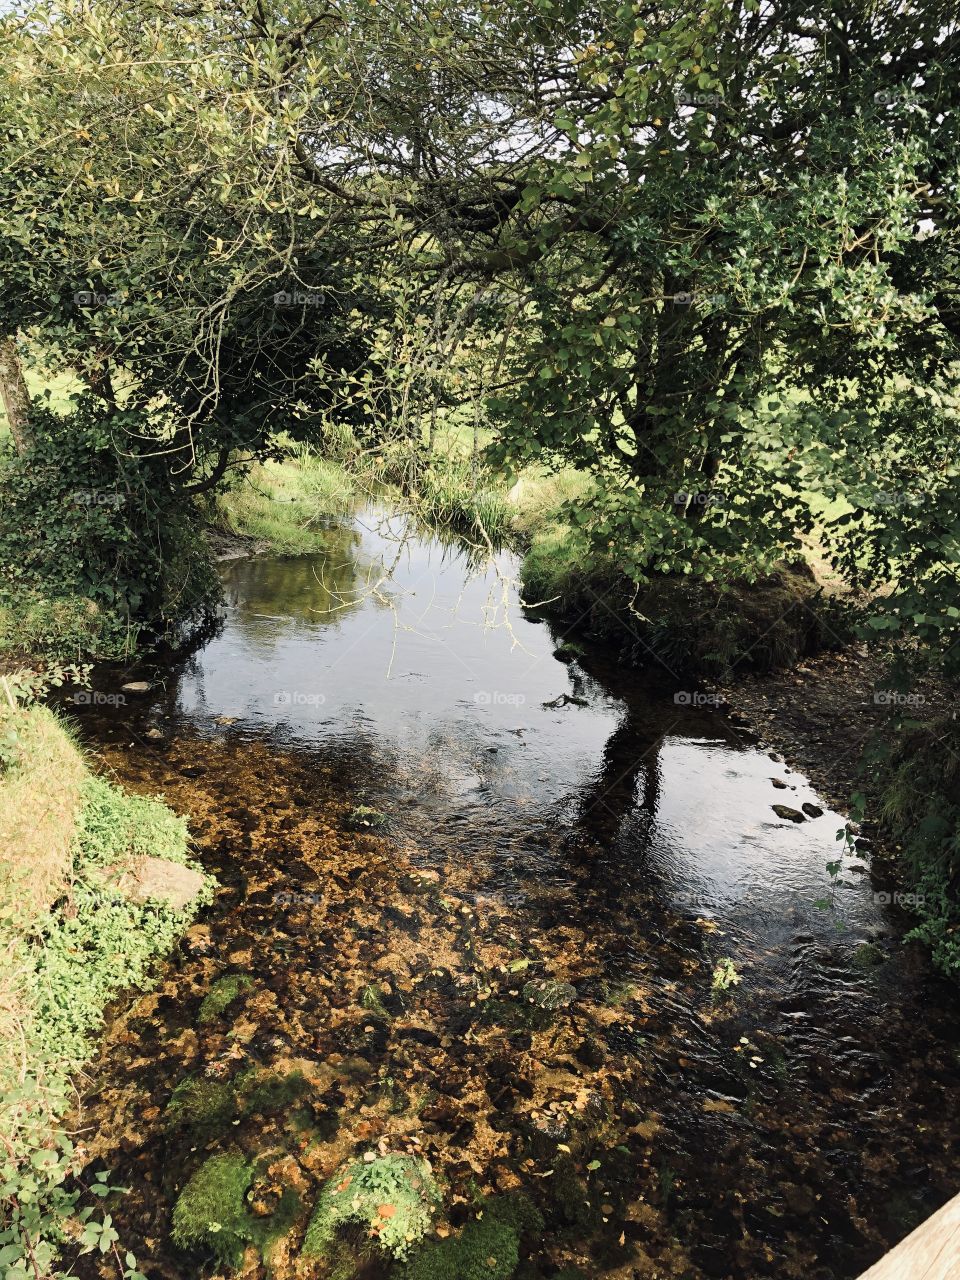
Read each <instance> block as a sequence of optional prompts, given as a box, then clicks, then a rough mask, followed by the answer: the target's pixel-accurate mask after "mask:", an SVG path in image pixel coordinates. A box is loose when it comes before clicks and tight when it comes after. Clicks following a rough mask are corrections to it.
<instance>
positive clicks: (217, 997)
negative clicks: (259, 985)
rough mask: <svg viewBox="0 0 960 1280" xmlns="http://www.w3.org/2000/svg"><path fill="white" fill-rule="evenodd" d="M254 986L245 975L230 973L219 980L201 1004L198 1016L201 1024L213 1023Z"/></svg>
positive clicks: (251, 980) (250, 979)
mask: <svg viewBox="0 0 960 1280" xmlns="http://www.w3.org/2000/svg"><path fill="white" fill-rule="evenodd" d="M252 986H253V979H252V978H250V977H248V976H247V974H245V973H228V974H225V975H224V976H223V977H222V978H218V979H217V980H216V982H215V983H214V984H213V986H212V987H211V988H210V990H209V991H208V992H207V994H206V995H205V996H204V997H203V1000H202V1002H201V1004H200V1012H199V1014H198V1015H197V1016H198V1018H199V1020H200V1022H213V1021H215V1020H216V1019H217V1018H219V1017H220V1015H221V1014H222V1013H224V1012H226V1010H227V1009H228V1008H229V1007H230V1005H232V1004H233V1002H234V1000H236V999H237V998H238V997H239V996H241V995H243V993H244V992H245V991H249V990H250V988H251V987H252Z"/></svg>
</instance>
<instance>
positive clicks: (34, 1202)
mask: <svg viewBox="0 0 960 1280" xmlns="http://www.w3.org/2000/svg"><path fill="white" fill-rule="evenodd" d="M0 741H2V742H3V744H4V745H3V752H2V756H0V762H2V768H0V848H2V852H3V861H2V876H0V891H2V895H0V957H2V969H0V1134H3V1137H4V1141H3V1144H2V1146H0V1260H2V1262H3V1263H4V1266H5V1268H6V1269H5V1271H4V1274H5V1275H10V1276H21V1275H23V1276H27V1275H34V1274H44V1275H47V1274H51V1273H52V1272H53V1270H54V1268H55V1264H56V1257H57V1252H58V1247H59V1246H60V1244H61V1243H62V1242H63V1240H64V1239H65V1237H64V1234H63V1227H64V1223H65V1222H66V1221H67V1220H71V1221H74V1222H76V1221H77V1217H78V1214H81V1215H82V1216H83V1215H85V1216H84V1217H83V1220H85V1221H86V1222H87V1225H86V1226H85V1227H83V1228H82V1235H81V1243H82V1244H86V1243H92V1242H93V1239H94V1236H95V1237H96V1239H97V1241H103V1240H106V1241H107V1243H108V1247H109V1237H110V1231H111V1230H112V1228H111V1227H110V1225H109V1222H104V1223H101V1224H99V1225H98V1224H97V1222H96V1218H95V1216H94V1210H93V1204H95V1203H97V1202H96V1201H94V1200H93V1197H92V1196H91V1197H90V1199H91V1202H92V1203H91V1204H90V1205H87V1206H85V1207H81V1204H80V1202H81V1201H82V1200H83V1198H84V1195H85V1191H84V1181H85V1180H84V1177H83V1172H82V1169H83V1163H84V1161H83V1158H82V1156H81V1155H80V1153H79V1152H78V1150H77V1149H76V1148H75V1147H74V1145H73V1143H72V1141H71V1139H70V1138H69V1136H68V1135H67V1133H66V1132H65V1131H64V1129H63V1127H62V1121H61V1118H62V1116H63V1114H64V1113H65V1112H66V1111H67V1110H68V1109H69V1107H70V1106H72V1105H73V1102H74V1094H73V1091H72V1089H71V1086H70V1077H71V1075H72V1074H73V1073H75V1072H76V1071H78V1070H79V1069H80V1068H81V1067H82V1065H83V1063H84V1062H85V1061H86V1059H87V1058H88V1057H89V1055H90V1052H91V1049H92V1047H93V1039H94V1036H95V1035H96V1032H97V1031H98V1029H99V1027H100V1025H101V1023H102V1019H103V1012H104V1009H105V1008H106V1006H107V1004H108V1003H109V1002H110V1000H112V999H113V998H114V997H115V996H116V995H117V994H118V993H119V992H120V991H121V990H122V989H123V988H124V987H128V986H139V987H143V986H146V985H148V984H149V982H150V979H151V967H152V964H153V962H154V959H155V958H156V957H157V956H158V955H161V954H163V953H164V952H165V951H166V950H168V949H169V948H170V947H171V946H172V945H173V943H174V941H175V940H176V938H177V937H178V936H179V934H180V933H181V931H182V930H183V928H184V927H185V925H186V923H187V921H188V920H189V918H190V916H191V914H192V910H193V907H195V906H196V905H199V902H200V901H202V900H204V898H205V897H207V898H208V897H209V896H210V894H211V893H212V882H211V881H209V880H207V881H206V883H205V885H204V891H203V893H202V894H201V898H200V899H197V900H196V901H195V903H194V904H192V907H188V908H187V909H186V910H184V911H176V910H174V909H173V908H172V907H170V906H168V905H166V904H165V903H162V902H149V903H145V904H137V903H135V902H133V901H131V900H129V899H128V898H127V897H126V896H125V894H124V893H123V892H121V890H120V888H119V887H117V886H116V885H115V884H114V883H113V881H112V876H111V875H110V874H108V873H113V872H116V871H118V870H122V869H124V868H129V869H130V870H131V871H132V870H134V869H135V866H136V862H137V860H138V859H139V857H140V855H141V854H142V853H147V852H149V853H150V854H155V855H159V856H161V857H164V858H166V859H168V860H170V861H171V862H177V863H180V864H184V865H189V858H188V852H187V849H188V846H187V831H186V824H185V822H184V821H183V820H182V819H180V818H177V817H176V816H175V815H174V814H173V813H171V812H170V810H169V809H167V807H166V806H165V805H164V804H162V803H161V802H160V801H157V800H149V799H146V798H144V797H139V796H129V795H127V794H126V793H125V792H123V791H122V790H121V789H120V788H119V787H116V786H113V785H112V784H111V783H109V782H107V781H106V780H105V779H102V778H96V777H94V776H93V775H92V774H91V773H90V772H89V770H88V768H87V765H86V763H85V761H84V759H83V757H82V755H81V753H80V751H79V750H78V748H77V746H76V744H75V743H74V741H73V739H72V738H71V736H70V734H69V733H68V731H67V730H66V729H65V728H64V726H63V725H62V724H61V723H60V722H59V721H58V720H57V719H56V718H55V716H53V715H52V713H51V712H50V711H49V710H47V709H46V708H44V707H41V706H37V705H32V706H28V707H20V706H17V705H6V706H5V707H3V709H2V710H0ZM103 1176H104V1175H100V1178H99V1181H100V1182H101V1183H102V1179H103ZM68 1178H70V1179H71V1181H70V1182H68V1181H67V1180H68ZM102 1189H103V1188H102V1187H101V1191H102ZM97 1212H98V1211H97ZM102 1232H106V1234H105V1235H104V1234H101V1233H102ZM38 1268H39V1270H38Z"/></svg>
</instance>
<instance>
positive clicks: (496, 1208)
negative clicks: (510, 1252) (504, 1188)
mask: <svg viewBox="0 0 960 1280" xmlns="http://www.w3.org/2000/svg"><path fill="white" fill-rule="evenodd" d="M483 1216H484V1219H485V1220H490V1221H494V1222H501V1223H503V1224H504V1225H505V1226H508V1227H512V1228H513V1230H514V1231H516V1233H517V1235H523V1234H525V1233H527V1234H530V1235H536V1234H539V1232H541V1231H542V1230H543V1214H542V1213H541V1212H540V1210H539V1209H538V1208H537V1206H536V1205H535V1204H534V1203H533V1201H532V1200H531V1199H530V1198H529V1196H525V1195H524V1194H523V1192H522V1191H510V1192H508V1193H507V1194H506V1195H502V1196H491V1197H490V1199H489V1200H487V1201H485V1202H484V1213H483Z"/></svg>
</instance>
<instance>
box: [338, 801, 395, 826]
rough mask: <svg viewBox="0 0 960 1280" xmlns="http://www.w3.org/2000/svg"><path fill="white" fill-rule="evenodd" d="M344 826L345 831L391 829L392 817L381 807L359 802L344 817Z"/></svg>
mask: <svg viewBox="0 0 960 1280" xmlns="http://www.w3.org/2000/svg"><path fill="white" fill-rule="evenodd" d="M343 828H344V830H345V831H374V832H383V831H389V829H390V819H389V818H388V817H387V815H386V814H385V813H381V812H380V810H379V809H371V808H370V806H369V805H365V804H358V805H356V806H355V807H354V808H353V809H351V810H350V812H349V813H348V814H347V815H346V816H345V818H344V819H343Z"/></svg>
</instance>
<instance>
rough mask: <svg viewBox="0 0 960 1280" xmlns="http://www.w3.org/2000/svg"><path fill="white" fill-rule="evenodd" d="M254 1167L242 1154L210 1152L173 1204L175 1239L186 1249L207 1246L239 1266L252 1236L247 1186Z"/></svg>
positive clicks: (225, 1260) (220, 1256)
mask: <svg viewBox="0 0 960 1280" xmlns="http://www.w3.org/2000/svg"><path fill="white" fill-rule="evenodd" d="M252 1178H253V1167H252V1166H251V1165H249V1164H247V1162H246V1160H245V1159H244V1158H243V1156H241V1155H239V1154H225V1155H217V1156H211V1157H210V1159H209V1160H207V1161H206V1163H205V1164H202V1165H201V1166H200V1168H199V1169H198V1170H197V1172H196V1173H195V1174H194V1175H193V1177H192V1178H191V1179H190V1181H189V1182H188V1183H187V1185H186V1186H185V1187H184V1188H183V1190H182V1191H181V1192H180V1195H179V1196H178V1197H177V1202H176V1204H175V1205H174V1206H173V1239H174V1241H175V1243H176V1244H178V1245H180V1246H181V1248H185V1249H197V1248H206V1249H209V1250H210V1251H211V1252H212V1253H213V1254H215V1256H216V1257H217V1258H218V1259H219V1260H220V1261H221V1262H223V1263H225V1264H226V1265H227V1266H233V1267H235V1266H238V1265H239V1263H240V1261H241V1259H242V1257H243V1251H244V1248H245V1246H246V1243H247V1241H248V1240H250V1239H251V1238H252V1234H253V1232H252V1229H251V1219H250V1214H249V1213H248V1212H247V1204H246V1194H247V1188H248V1187H249V1186H250V1182H251V1180H252Z"/></svg>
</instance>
